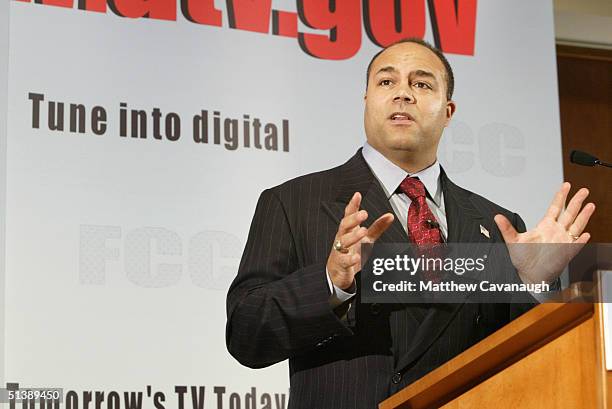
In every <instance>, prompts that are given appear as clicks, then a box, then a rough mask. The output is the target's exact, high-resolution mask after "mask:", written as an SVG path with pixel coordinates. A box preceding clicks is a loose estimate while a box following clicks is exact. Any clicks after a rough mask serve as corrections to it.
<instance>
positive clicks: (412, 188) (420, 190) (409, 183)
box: [400, 176, 425, 200]
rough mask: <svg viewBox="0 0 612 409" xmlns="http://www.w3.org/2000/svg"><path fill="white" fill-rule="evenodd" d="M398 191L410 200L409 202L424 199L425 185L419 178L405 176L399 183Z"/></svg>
mask: <svg viewBox="0 0 612 409" xmlns="http://www.w3.org/2000/svg"><path fill="white" fill-rule="evenodd" d="M400 189H401V190H402V192H404V193H405V194H406V196H408V197H409V198H410V200H415V199H417V198H419V197H425V185H424V184H423V182H421V180H420V179H419V178H411V177H410V176H406V178H405V179H404V180H403V181H402V183H400Z"/></svg>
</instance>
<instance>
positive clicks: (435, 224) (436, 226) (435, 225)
mask: <svg viewBox="0 0 612 409" xmlns="http://www.w3.org/2000/svg"><path fill="white" fill-rule="evenodd" d="M425 223H427V225H428V226H429V228H430V229H439V228H440V223H438V222H437V221H435V220H431V219H427V220H425Z"/></svg>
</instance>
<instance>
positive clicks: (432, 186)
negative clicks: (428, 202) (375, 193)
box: [361, 142, 442, 206]
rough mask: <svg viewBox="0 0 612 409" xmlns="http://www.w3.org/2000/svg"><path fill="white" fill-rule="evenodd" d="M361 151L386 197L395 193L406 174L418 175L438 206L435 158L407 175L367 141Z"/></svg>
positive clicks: (438, 192) (437, 173) (438, 186)
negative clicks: (426, 165)
mask: <svg viewBox="0 0 612 409" xmlns="http://www.w3.org/2000/svg"><path fill="white" fill-rule="evenodd" d="M361 153H362V154H363V158H364V159H365V161H366V163H367V164H368V166H369V167H370V170H371V171H372V173H374V176H376V179H378V181H379V182H380V184H381V185H382V187H383V190H384V191H385V194H386V195H387V199H389V198H390V197H391V195H393V194H394V193H395V191H396V190H397V187H398V186H399V185H400V183H402V181H403V180H404V178H405V177H406V176H412V177H418V178H419V179H420V180H421V182H423V184H424V185H425V189H426V190H427V193H429V196H430V197H431V198H432V199H433V201H434V202H435V203H436V205H437V206H440V202H441V197H442V196H441V193H442V190H441V189H440V164H439V163H438V160H437V159H436V161H435V162H434V164H433V165H431V166H429V167H427V168H425V169H423V170H420V171H418V172H416V173H413V174H411V175H409V174H408V172H406V171H405V170H404V169H402V168H400V167H399V166H397V165H396V164H395V163H393V162H391V161H390V160H389V159H387V158H386V157H385V156H384V155H383V154H382V153H380V152H379V151H377V150H376V149H375V148H373V147H372V145H370V144H369V143H367V142H366V143H364V145H363V150H362V152H361Z"/></svg>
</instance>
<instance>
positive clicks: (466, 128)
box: [0, 0, 562, 409]
mask: <svg viewBox="0 0 612 409" xmlns="http://www.w3.org/2000/svg"><path fill="white" fill-rule="evenodd" d="M396 3H397V5H399V7H395V6H396ZM455 4H457V6H455ZM456 7H458V9H456ZM0 15H1V14H0ZM408 36H417V37H421V38H425V39H426V40H429V41H431V42H434V43H435V44H437V45H438V46H439V47H441V48H442V49H443V50H444V52H445V53H446V55H447V56H448V58H449V60H450V62H451V64H452V65H453V67H454V69H455V71H456V93H455V100H456V101H457V106H458V109H457V113H456V116H455V118H454V119H453V123H452V126H450V128H449V129H447V131H446V132H445V135H444V137H443V145H442V147H441V150H440V160H441V162H442V164H443V165H444V166H445V168H446V170H447V172H448V173H449V175H450V177H451V178H452V179H453V180H454V181H455V182H456V183H458V184H460V185H463V186H465V187H467V188H469V189H471V190H474V191H476V192H479V193H481V194H483V195H485V196H487V197H488V198H490V199H491V200H494V201H496V202H497V203H500V204H502V205H504V206H505V207H507V208H510V209H512V210H514V211H517V212H519V213H520V214H521V215H522V216H523V218H524V219H525V220H526V222H527V224H528V225H533V224H534V223H535V222H536V220H537V219H538V218H539V216H540V215H542V214H543V213H544V210H545V208H546V206H547V203H548V202H549V200H550V198H552V195H553V192H554V191H555V190H556V189H557V188H558V186H559V184H560V182H561V180H562V163H561V143H560V130H559V118H558V98H557V88H556V71H555V51H554V32H553V12H552V3H551V2H540V1H538V2H534V1H529V0H520V1H512V2H508V1H502V0H488V1H481V2H478V3H477V2H476V0H460V1H458V2H456V1H453V0H429V1H425V0H404V1H397V2H396V1H394V0H381V1H379V0H376V1H375V0H363V1H360V0H342V1H333V0H332V1H329V2H328V1H315V0H297V1H295V2H291V1H280V0H228V1H226V2H223V1H220V0H216V1H213V0H32V1H31V2H30V1H16V0H13V1H11V2H10V39H9V54H8V55H9V59H8V64H9V72H8V84H9V85H8V104H7V105H8V108H7V111H8V132H7V135H6V143H7V153H6V164H5V166H6V167H5V173H6V199H5V205H6V226H5V234H6V261H5V271H6V277H5V281H6V282H5V285H6V290H5V292H4V294H5V297H4V300H3V306H4V308H5V321H6V322H5V328H4V342H5V351H6V356H5V360H4V361H3V362H4V363H3V365H4V371H5V381H6V382H11V383H19V385H20V386H21V387H61V388H64V393H65V404H66V407H70V408H85V407H88V405H89V407H94V406H93V405H96V402H100V405H101V406H96V407H103V408H106V407H108V408H124V407H133V408H137V407H142V408H158V409H161V408H192V407H193V408H194V409H197V408H204V407H205V408H233V409H237V408H251V409H252V408H284V407H286V405H287V402H288V369H287V367H286V365H285V364H278V365H275V366H273V367H271V368H267V369H263V370H257V371H255V370H250V369H247V368H244V367H242V366H240V364H238V363H237V362H236V361H235V360H233V358H232V357H231V356H230V355H229V354H228V352H227V351H226V349H225V342H224V335H225V334H224V331H225V329H224V326H225V295H226V291H227V288H228V286H229V283H230V282H231V280H232V279H233V277H234V275H235V273H236V271H237V267H238V262H239V259H240V256H241V254H242V249H243V247H244V243H245V240H246V235H247V231H248V228H249V225H250V221H251V217H252V215H253V211H254V208H255V203H256V201H257V198H258V196H259V194H260V193H261V191H262V190H263V189H265V188H267V187H271V186H273V185H276V184H278V183H281V182H283V181H285V180H287V179H290V178H292V177H295V176H297V175H300V174H304V173H307V172H311V171H315V170H321V169H324V168H329V167H332V166H335V165H338V164H340V163H343V162H344V161H345V160H346V159H348V158H349V157H350V156H351V155H352V154H353V153H354V152H355V151H356V149H357V148H358V147H359V146H361V144H362V143H363V141H364V140H365V135H364V131H363V120H362V117H363V95H364V90H365V78H366V77H365V70H366V66H367V63H368V62H369V60H370V58H371V57H372V55H373V54H374V53H375V52H376V51H377V50H379V46H381V45H386V44H389V43H390V42H393V41H395V40H397V39H400V38H402V37H408ZM0 107H1V105H0Z"/></svg>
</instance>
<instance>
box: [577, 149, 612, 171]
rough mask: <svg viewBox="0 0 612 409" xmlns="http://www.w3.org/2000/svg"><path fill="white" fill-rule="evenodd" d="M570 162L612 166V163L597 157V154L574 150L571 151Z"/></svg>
mask: <svg viewBox="0 0 612 409" xmlns="http://www.w3.org/2000/svg"><path fill="white" fill-rule="evenodd" d="M570 162H572V163H575V164H577V165H582V166H595V165H599V166H606V167H608V168H612V163H607V162H603V161H601V160H599V159H597V158H596V157H595V156H593V155H591V154H590V153H586V152H582V151H572V153H570Z"/></svg>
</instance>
